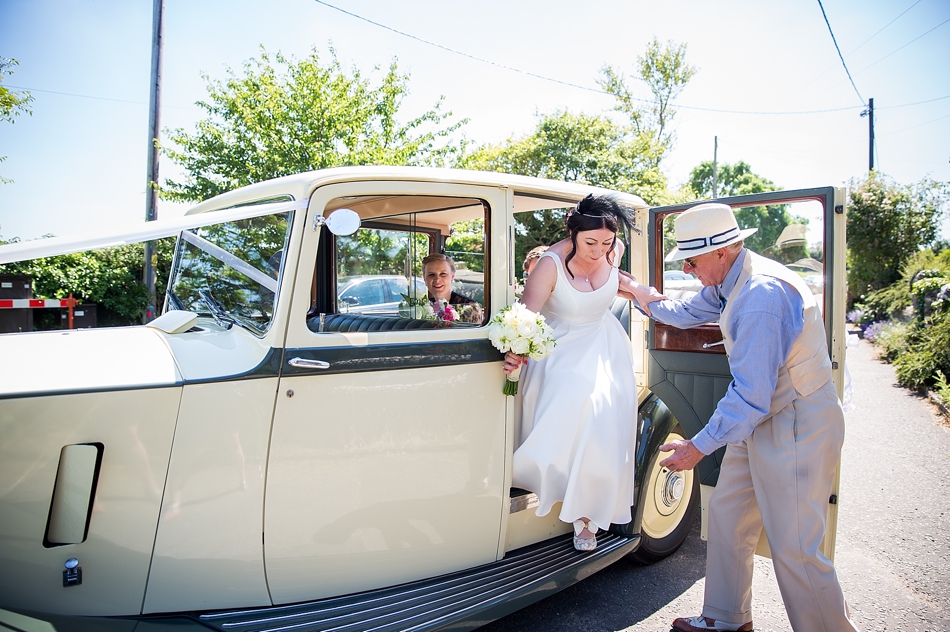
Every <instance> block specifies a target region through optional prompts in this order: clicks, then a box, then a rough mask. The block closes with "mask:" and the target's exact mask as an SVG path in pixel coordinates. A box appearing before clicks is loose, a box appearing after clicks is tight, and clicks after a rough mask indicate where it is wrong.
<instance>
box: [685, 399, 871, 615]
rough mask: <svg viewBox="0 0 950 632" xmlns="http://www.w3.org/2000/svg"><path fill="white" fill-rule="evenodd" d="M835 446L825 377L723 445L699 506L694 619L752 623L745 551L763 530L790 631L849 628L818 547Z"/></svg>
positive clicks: (837, 432)
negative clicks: (707, 495)
mask: <svg viewBox="0 0 950 632" xmlns="http://www.w3.org/2000/svg"><path fill="white" fill-rule="evenodd" d="M843 440H844V415H843V413H842V410H841V405H840V403H839V402H838V397H837V395H836V393H835V389H834V384H833V383H832V382H831V381H829V382H828V383H827V384H825V386H823V387H821V388H819V389H818V390H817V391H815V392H814V393H812V394H811V395H809V396H808V397H805V398H799V399H795V400H793V401H792V403H791V404H789V405H788V406H786V407H785V408H783V409H782V410H780V411H778V412H777V413H776V414H774V415H773V416H772V417H770V418H768V419H766V420H765V421H763V422H762V423H761V424H759V425H758V426H757V427H756V429H755V431H754V432H753V433H752V435H751V436H750V437H749V438H748V439H746V441H744V442H743V443H741V444H731V445H729V447H728V448H726V456H725V458H724V459H723V462H722V467H721V469H720V473H719V482H718V483H717V485H716V489H715V491H714V492H713V494H712V499H711V501H710V506H709V541H708V545H707V553H706V594H705V605H704V607H703V616H706V617H711V618H713V619H719V620H720V621H725V622H728V623H739V624H741V623H746V622H748V621H751V620H752V568H753V552H754V551H755V546H756V543H757V542H758V539H759V535H760V533H761V531H762V529H763V528H764V529H765V534H766V537H767V538H768V541H769V548H771V550H772V564H773V566H774V568H775V577H776V579H777V580H778V585H779V590H780V591H781V593H782V599H783V600H784V602H785V610H786V612H787V613H788V618H789V621H790V622H791V624H792V629H793V630H795V631H796V632H821V631H822V630H824V631H827V632H842V631H847V630H856V629H857V628H855V626H854V624H852V623H851V621H850V620H849V619H848V615H847V612H846V606H845V600H844V596H843V594H842V592H841V586H840V585H839V584H838V576H837V575H836V574H835V568H834V566H833V565H832V563H831V562H830V561H829V560H828V558H826V557H825V556H824V555H823V554H822V553H821V552H820V551H819V549H818V547H819V545H820V544H821V540H822V537H823V535H824V532H825V522H826V518H827V511H828V499H829V496H830V495H831V483H832V480H833V476H834V473H835V468H836V467H837V465H838V458H839V455H840V453H841V444H842V442H843Z"/></svg>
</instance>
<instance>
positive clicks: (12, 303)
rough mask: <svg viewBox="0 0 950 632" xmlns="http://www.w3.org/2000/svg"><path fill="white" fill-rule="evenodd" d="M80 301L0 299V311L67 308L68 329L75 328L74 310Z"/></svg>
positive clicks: (62, 299)
mask: <svg viewBox="0 0 950 632" xmlns="http://www.w3.org/2000/svg"><path fill="white" fill-rule="evenodd" d="M77 305H79V301H77V300H76V299H74V298H73V295H72V294H70V295H69V298H0V309H31V308H32V309H38V308H43V307H66V308H68V309H69V318H68V327H69V328H70V329H72V328H73V308H74V307H76V306H77Z"/></svg>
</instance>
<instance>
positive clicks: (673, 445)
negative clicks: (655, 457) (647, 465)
mask: <svg viewBox="0 0 950 632" xmlns="http://www.w3.org/2000/svg"><path fill="white" fill-rule="evenodd" d="M671 450H672V451H673V454H671V455H670V456H668V457H666V458H665V459H663V460H662V461H660V467H665V468H668V469H670V470H672V471H674V472H680V471H682V470H691V469H693V468H694V467H696V464H697V463H699V462H700V461H702V460H703V457H704V456H706V455H705V454H703V453H702V452H700V451H699V450H697V449H696V446H694V445H693V442H692V441H683V440H676V441H670V442H669V443H664V444H663V445H661V446H660V452H669V451H671Z"/></svg>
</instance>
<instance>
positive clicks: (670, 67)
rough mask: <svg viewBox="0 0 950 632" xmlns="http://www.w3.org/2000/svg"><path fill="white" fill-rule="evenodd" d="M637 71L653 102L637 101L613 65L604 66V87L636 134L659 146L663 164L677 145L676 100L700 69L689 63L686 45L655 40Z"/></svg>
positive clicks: (640, 60)
mask: <svg viewBox="0 0 950 632" xmlns="http://www.w3.org/2000/svg"><path fill="white" fill-rule="evenodd" d="M637 70H638V75H639V78H640V79H641V80H642V81H643V82H644V83H646V85H647V87H648V88H649V89H650V93H651V94H652V95H653V100H652V101H651V102H644V101H642V100H640V99H637V98H635V97H634V96H633V92H632V91H631V89H630V88H629V87H628V86H627V82H626V78H625V77H624V75H623V74H622V73H619V72H618V71H617V70H615V69H614V68H613V67H611V66H605V67H604V69H603V71H602V73H603V76H602V77H601V79H600V86H601V87H602V88H603V89H604V90H606V91H607V92H609V93H610V94H612V95H613V96H614V97H615V98H616V100H617V101H616V105H615V107H614V109H615V110H617V111H618V112H622V113H623V114H625V115H626V116H627V118H628V119H629V120H630V125H631V126H632V127H633V130H634V132H635V133H636V134H637V135H642V136H645V137H647V138H649V139H650V140H651V141H652V142H653V143H654V144H655V145H656V147H657V151H656V152H655V153H656V154H657V157H658V161H657V165H659V160H660V159H662V157H663V155H664V154H665V153H666V152H667V151H669V150H670V149H671V148H672V145H673V140H674V138H673V132H672V131H670V130H669V127H670V124H671V123H672V121H673V118H674V117H675V116H676V112H675V110H673V109H672V101H673V99H675V98H676V97H677V96H679V95H680V93H682V92H683V90H684V89H685V88H686V85H687V84H688V83H689V81H690V79H692V78H693V76H694V75H695V74H696V68H695V67H694V66H690V65H689V64H687V63H686V44H680V45H676V44H675V43H674V42H672V41H670V42H667V43H666V44H665V45H661V44H660V42H659V40H657V39H656V38H654V39H653V41H651V42H650V43H649V44H647V50H646V52H645V53H644V54H643V55H641V56H639V57H637ZM641 103H645V105H641Z"/></svg>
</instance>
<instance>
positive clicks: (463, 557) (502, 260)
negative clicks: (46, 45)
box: [0, 167, 845, 630]
mask: <svg viewBox="0 0 950 632" xmlns="http://www.w3.org/2000/svg"><path fill="white" fill-rule="evenodd" d="M589 193H595V194H599V193H607V191H604V190H601V189H597V188H594V187H589V186H582V185H578V184H568V183H563V182H553V181H546V180H539V179H533V178H526V177H519V176H509V175H504V174H493V173H478V172H467V171H454V170H435V169H421V168H389V167H365V168H339V169H330V170H325V171H317V172H312V173H303V174H298V175H293V176H288V177H284V178H280V179H276V180H273V181H269V182H264V183H260V184H256V185H252V186H249V187H246V188H243V189H240V190H237V191H233V192H230V193H227V194H225V195H222V196H219V197H216V198H214V199H211V200H208V201H206V202H204V203H202V204H200V205H198V206H197V207H195V208H193V209H192V210H191V211H189V213H188V214H187V215H186V216H185V217H183V218H179V219H175V220H171V221H164V222H155V223H152V224H148V225H146V226H145V227H141V228H136V229H135V230H132V231H127V232H126V233H124V234H121V235H113V236H111V237H109V238H83V237H79V238H54V239H50V240H44V241H41V242H26V243H20V244H14V245H9V246H4V247H2V248H0V263H3V262H8V261H13V260H21V259H26V258H31V257H35V256H44V255H49V254H56V253H63V252H69V251H78V250H86V249H91V248H94V247H102V246H106V245H115V244H117V243H127V242H132V241H142V240H145V239H153V238H157V237H162V236H167V235H173V234H177V235H179V238H178V244H177V247H176V251H175V257H174V263H173V269H172V272H171V278H170V279H169V285H168V287H169V291H168V292H167V296H166V300H165V305H164V314H163V315H162V316H160V317H159V318H158V319H157V320H155V321H154V322H152V323H150V324H149V325H146V326H140V327H128V328H115V329H93V330H81V331H56V332H41V333H25V334H8V335H2V336H0V358H2V362H0V569H2V571H0V624H6V625H8V626H14V627H15V629H21V628H22V629H34V628H35V629H59V630H70V629H76V628H77V626H78V625H79V623H82V624H83V625H86V626H89V627H94V626H95V625H98V624H102V625H105V624H108V626H109V627H108V629H110V630H132V629H159V627H161V626H164V625H172V624H173V623H174V624H175V627H176V629H180V628H181V627H192V626H193V627H195V628H200V629H208V628H211V629H217V630H331V629H332V630H370V629H372V630H408V629H412V630H435V629H471V628H474V627H478V626H479V625H482V624H484V623H486V622H488V621H491V620H493V619H495V618H498V617H501V616H503V615H505V614H507V613H509V612H511V611H513V610H515V609H518V608H521V607H523V606H525V605H527V604H529V603H532V602H534V601H537V600H539V599H541V598H543V597H545V596H547V595H549V594H551V593H552V592H555V591H558V590H560V589H562V588H564V587H566V586H568V585H570V584H572V583H574V582H576V581H579V580H580V579H581V578H583V577H586V576H588V575H590V574H591V573H593V572H595V571H597V570H599V569H601V568H603V567H604V566H606V565H608V564H610V563H612V562H614V561H616V560H618V559H620V558H622V557H624V556H628V555H629V556H633V557H634V558H635V559H636V560H638V561H641V562H653V561H657V560H659V559H661V558H663V557H664V556H666V555H669V554H670V553H671V552H673V551H674V550H675V549H676V548H677V547H678V546H679V545H680V544H681V543H682V542H683V540H684V538H685V537H686V535H687V533H688V532H689V531H690V529H691V527H692V526H693V524H694V519H695V516H696V512H697V510H698V508H699V506H700V498H701V496H702V497H705V495H706V494H705V492H706V491H708V490H710V489H712V485H714V484H715V480H716V476H717V474H718V463H719V462H720V459H721V456H722V455H721V453H717V454H716V455H712V456H710V457H709V458H707V459H705V460H704V461H703V463H702V464H701V465H700V467H699V468H697V470H696V471H695V472H684V473H675V472H669V471H667V470H665V469H664V468H661V467H659V466H658V465H657V462H658V460H659V459H660V454H659V453H658V446H660V445H661V444H662V443H664V442H665V441H667V440H669V439H670V438H671V437H673V436H686V437H688V436H691V435H692V434H693V433H695V432H697V431H698V430H699V429H700V428H701V427H702V425H703V424H704V423H705V422H706V420H707V419H708V418H709V416H710V414H711V412H712V411H713V409H714V407H715V404H716V402H717V400H718V399H719V397H721V396H722V394H723V393H724V392H725V389H726V387H727V385H728V383H729V381H730V378H729V367H728V362H727V359H726V356H725V355H724V354H723V353H722V347H721V346H716V345H715V343H716V342H718V341H719V340H720V339H721V335H720V333H719V331H718V327H717V326H715V325H712V326H706V327H702V328H699V329H694V330H689V331H679V330H676V329H672V328H669V327H663V326H660V325H653V324H652V323H651V322H650V321H648V320H647V319H646V318H645V317H643V316H642V315H641V314H640V313H639V312H638V311H637V310H631V309H630V306H629V304H628V303H627V302H625V301H622V300H618V301H617V302H616V303H615V310H614V311H615V314H616V316H617V317H618V318H619V319H620V320H621V322H622V324H623V325H624V327H625V328H626V329H627V331H628V332H629V335H630V339H631V341H632V343H633V347H634V350H635V367H634V369H635V373H636V383H635V384H630V388H631V389H636V390H637V393H638V396H639V402H640V404H639V411H637V413H636V415H634V414H633V413H632V414H631V419H630V423H631V424H636V431H637V432H636V435H637V445H636V453H635V455H634V457H635V463H636V470H635V481H636V490H635V505H634V509H633V515H634V519H633V521H632V522H631V523H629V524H623V525H613V527H612V528H611V530H610V532H609V533H608V534H606V535H605V537H603V538H600V539H599V540H600V542H599V546H598V548H597V550H596V551H595V552H593V553H579V552H577V551H575V550H574V549H573V547H572V545H571V536H570V533H569V526H567V525H565V524H562V523H560V522H559V521H558V520H557V518H556V515H557V509H555V511H553V512H552V513H551V514H550V515H548V516H546V517H543V518H541V517H537V516H536V515H535V513H534V511H533V508H534V507H535V506H536V504H537V497H536V496H535V495H534V494H532V493H530V492H528V491H526V490H519V489H513V488H512V487H511V485H510V478H511V459H512V452H513V451H514V449H515V441H516V438H515V433H514V423H513V422H514V418H515V399H513V398H511V397H506V396H505V395H503V394H502V381H503V375H502V371H501V368H502V356H501V354H500V353H499V352H497V351H496V350H495V349H494V348H493V347H492V346H491V344H490V342H489V340H488V334H487V327H486V326H485V322H486V321H487V319H488V318H489V317H490V316H491V314H493V313H494V312H496V311H497V310H498V309H499V308H501V307H503V306H505V305H508V304H510V303H512V302H513V301H514V300H515V287H516V275H518V274H520V263H521V262H520V261H516V260H515V247H516V244H517V243H518V242H519V239H520V236H521V234H522V229H521V228H520V225H521V220H520V219H519V218H524V217H525V216H526V214H531V213H536V212H559V211H562V210H564V209H567V208H570V207H571V206H573V205H574V204H575V203H576V202H577V201H578V200H580V199H581V198H583V197H584V196H586V195H587V194H589ZM616 195H617V196H618V198H619V199H620V200H621V201H622V202H623V203H624V204H626V205H627V206H629V207H630V208H631V209H632V210H633V212H634V214H635V217H636V225H637V230H636V232H635V234H633V235H631V236H630V237H631V242H630V243H629V244H628V248H627V253H628V255H627V256H626V259H625V262H624V265H625V267H626V268H627V269H629V270H630V271H631V272H632V273H633V274H634V275H635V276H637V277H638V278H641V279H648V280H649V281H650V282H651V283H652V284H655V285H660V286H662V279H663V271H664V270H663V269H664V266H663V262H662V260H663V253H664V249H665V246H664V243H665V242H668V241H669V240H668V239H667V240H664V239H663V235H664V234H667V235H668V234H669V224H670V220H671V219H672V217H673V215H674V214H675V213H677V212H679V211H681V210H683V209H684V208H686V207H687V206H688V205H683V206H680V207H675V208H666V209H650V208H648V207H647V205H646V204H644V202H643V201H642V200H641V199H640V198H638V197H636V196H634V195H630V194H625V193H616ZM722 201H724V202H727V203H729V204H732V205H733V206H735V207H739V206H750V205H765V204H778V203H787V204H801V205H804V207H803V208H811V209H813V211H814V212H815V216H816V217H818V220H817V221H818V222H819V223H821V226H820V230H819V231H818V234H820V235H823V237H824V239H823V240H824V270H825V274H824V283H823V285H824V290H825V293H824V297H825V298H824V301H825V302H824V311H825V314H826V316H827V331H828V340H829V348H830V350H831V354H832V359H833V361H834V362H835V366H836V378H837V379H838V380H839V384H840V380H841V372H842V370H843V354H844V336H845V334H844V331H843V325H844V317H843V311H842V308H843V301H842V300H841V299H842V298H843V293H844V284H843V277H842V276H841V274H842V273H841V270H842V269H843V261H844V242H843V239H844V231H843V226H844V214H843V211H844V192H843V191H842V190H840V189H834V188H824V189H813V190H806V191H795V192H783V193H774V194H760V195H756V196H749V197H747V198H733V199H724V200H722ZM357 227H358V229H357ZM443 251H444V252H447V253H449V254H451V255H452V256H453V258H454V259H455V260H456V261H457V262H459V275H458V278H457V281H458V280H459V279H461V278H464V285H465V287H466V288H468V291H470V292H471V295H472V296H477V299H478V301H479V303H480V307H481V309H482V313H481V314H480V315H479V317H478V318H477V319H475V320H469V321H455V322H448V323H446V322H443V321H436V320H429V319H426V318H412V317H408V316H412V315H413V314H412V313H408V314H407V313H406V311H404V310H401V309H400V308H399V307H398V306H393V305H392V303H391V302H390V303H389V304H388V305H383V304H382V303H383V301H380V304H379V305H378V308H376V309H373V310H372V311H371V313H363V312H361V311H360V310H350V309H349V308H350V307H352V301H350V302H349V303H347V302H346V301H342V300H341V299H340V297H339V295H338V284H339V283H340V280H341V279H344V278H346V279H352V278H353V277H355V276H361V275H366V276H389V277H391V276H394V275H395V276H399V277H400V278H405V279H406V280H407V288H408V287H418V285H417V283H416V279H417V278H418V277H421V270H420V261H421V259H422V257H424V256H425V255H427V254H429V253H432V252H443ZM409 279H412V282H409V281H408V280H409ZM701 484H702V485H701ZM701 489H702V490H703V491H702V493H701ZM834 512H835V505H834V504H833V503H832V504H829V516H830V517H831V520H830V521H829V534H828V537H826V552H827V553H828V554H829V555H830V554H831V552H832V550H833V545H834V538H833V534H834V526H835V521H834V516H835V514H834ZM634 598H635V597H634ZM77 617H79V618H77ZM40 625H48V626H50V627H37V626H40ZM17 626H19V627H17ZM31 626H32V627H31ZM136 626H144V627H142V628H137V627H136ZM151 626H156V627H154V628H153V627H151ZM0 627H2V625H0ZM82 629H86V628H82ZM162 629H164V628H162Z"/></svg>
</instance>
